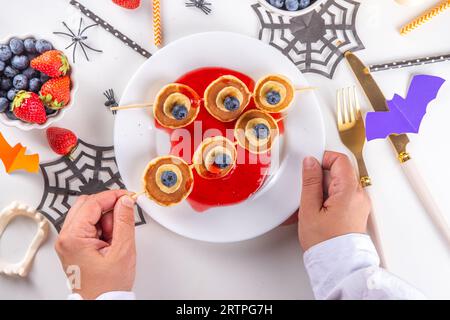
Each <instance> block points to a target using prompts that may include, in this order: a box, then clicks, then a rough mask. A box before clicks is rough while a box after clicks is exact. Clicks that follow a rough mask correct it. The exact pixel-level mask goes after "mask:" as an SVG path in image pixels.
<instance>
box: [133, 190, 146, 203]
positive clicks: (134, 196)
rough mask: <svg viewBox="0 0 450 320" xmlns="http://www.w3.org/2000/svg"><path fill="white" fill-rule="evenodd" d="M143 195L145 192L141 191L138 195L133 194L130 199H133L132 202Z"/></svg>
mask: <svg viewBox="0 0 450 320" xmlns="http://www.w3.org/2000/svg"><path fill="white" fill-rule="evenodd" d="M144 194H145V191H141V192H138V193H135V194H133V195H132V196H131V198H132V199H133V200H135V201H136V200H137V198H139V197H140V196H143V195H144Z"/></svg>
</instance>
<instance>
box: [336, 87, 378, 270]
mask: <svg viewBox="0 0 450 320" xmlns="http://www.w3.org/2000/svg"><path fill="white" fill-rule="evenodd" d="M336 99H337V101H336V108H337V110H336V112H337V124H338V130H339V136H340V137H341V140H342V143H343V144H344V145H345V146H346V147H347V148H348V149H349V150H350V151H351V152H352V153H353V155H354V156H355V158H356V161H357V162H358V171H359V177H360V178H359V179H360V183H361V186H362V187H363V188H365V189H366V190H367V191H368V192H369V190H370V188H369V187H370V186H371V185H372V181H371V179H370V176H369V173H368V172H367V168H366V164H365V162H364V157H363V150H364V144H365V142H366V129H365V126H364V120H363V118H362V115H361V107H360V104H359V100H358V96H357V93H356V88H355V87H353V88H350V87H349V88H345V89H339V90H338V91H337V95H336ZM369 194H370V192H369ZM369 229H370V231H371V234H372V240H373V242H374V244H375V247H376V248H377V251H378V255H379V257H380V264H381V266H383V267H386V259H385V257H384V251H383V247H382V245H381V238H380V231H379V228H378V223H377V220H376V216H375V214H374V212H373V210H372V212H371V213H370V216H369Z"/></svg>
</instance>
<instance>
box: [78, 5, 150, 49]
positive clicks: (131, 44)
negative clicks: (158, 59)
mask: <svg viewBox="0 0 450 320" xmlns="http://www.w3.org/2000/svg"><path fill="white" fill-rule="evenodd" d="M70 4H71V5H72V6H74V7H75V8H77V9H79V10H80V11H81V13H82V14H84V15H85V16H86V17H88V18H90V19H92V20H94V21H95V22H97V23H98V25H99V26H101V27H102V28H103V29H105V30H106V31H107V32H109V33H111V34H112V35H113V36H115V37H116V38H118V39H119V40H120V41H122V42H123V43H124V44H125V45H127V46H129V47H130V48H132V49H133V50H134V51H136V52H137V53H139V54H140V55H142V56H144V57H145V58H150V57H151V56H152V54H151V53H150V52H148V51H147V50H145V49H144V48H142V47H141V46H140V45H138V44H137V43H136V42H135V41H133V40H131V39H130V38H129V37H127V36H126V35H124V34H123V33H122V32H120V31H119V30H117V29H116V28H114V27H113V26H112V25H110V24H109V23H108V22H106V21H105V20H103V19H102V18H100V17H99V16H97V15H96V14H95V13H93V12H92V11H91V10H89V9H88V8H86V7H85V6H83V5H82V4H81V3H79V2H78V1H75V0H70Z"/></svg>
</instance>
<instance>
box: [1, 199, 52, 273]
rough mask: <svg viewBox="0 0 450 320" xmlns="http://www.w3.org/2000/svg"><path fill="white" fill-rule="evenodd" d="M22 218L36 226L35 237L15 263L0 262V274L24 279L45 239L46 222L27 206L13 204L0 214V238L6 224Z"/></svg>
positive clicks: (47, 226)
mask: <svg viewBox="0 0 450 320" xmlns="http://www.w3.org/2000/svg"><path fill="white" fill-rule="evenodd" d="M19 216H23V217H27V218H30V219H32V220H33V221H35V222H36V224H37V227H38V228H37V231H36V235H35V236H34V238H33V240H32V241H31V243H30V245H29V247H28V250H27V252H26V253H25V256H24V257H23V258H22V260H21V261H19V262H17V263H7V262H4V261H1V260H0V274H2V273H3V274H5V275H8V276H19V277H26V276H27V275H28V273H29V272H30V269H31V265H32V263H33V259H34V257H35V256H36V253H37V251H38V249H39V247H40V246H41V245H42V243H43V242H44V241H45V239H47V236H48V231H49V230H48V229H49V224H48V221H47V220H46V219H45V218H44V216H43V215H41V214H40V213H39V212H37V211H36V210H35V209H33V208H30V207H28V206H27V205H24V204H20V203H18V202H13V203H12V204H10V205H9V206H8V207H6V208H5V209H3V211H2V212H1V213H0V238H1V235H2V234H3V231H5V229H6V227H7V226H8V224H9V223H10V222H11V221H12V220H13V219H14V218H16V217H19Z"/></svg>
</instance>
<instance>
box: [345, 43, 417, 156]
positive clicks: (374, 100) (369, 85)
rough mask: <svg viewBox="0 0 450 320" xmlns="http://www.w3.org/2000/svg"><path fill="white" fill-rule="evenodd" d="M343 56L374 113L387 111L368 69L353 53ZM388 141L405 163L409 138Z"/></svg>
mask: <svg viewBox="0 0 450 320" xmlns="http://www.w3.org/2000/svg"><path fill="white" fill-rule="evenodd" d="M344 56H345V58H346V60H347V62H348V63H349V65H350V67H351V69H352V71H353V73H354V74H355V76H356V78H357V79H358V81H359V83H360V84H361V87H362V88H363V91H364V93H365V94H366V96H367V98H368V99H369V101H370V104H371V105H372V107H373V109H374V110H375V111H389V107H388V105H387V102H386V98H385V97H384V94H383V92H382V91H381V89H380V87H378V84H377V83H376V82H375V80H374V79H373V77H372V75H371V73H370V69H369V68H368V67H367V66H365V65H364V64H363V63H362V62H361V60H360V59H359V58H358V57H357V56H356V55H355V54H354V53H353V52H351V51H347V52H346V53H345V54H344ZM389 140H390V141H391V143H392V145H393V146H394V148H395V150H396V151H397V156H398V159H399V161H400V162H401V163H403V162H406V161H408V160H409V159H410V158H411V157H410V155H409V154H408V152H407V151H406V146H407V145H408V143H409V138H408V136H407V135H406V134H392V135H390V136H389Z"/></svg>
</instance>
